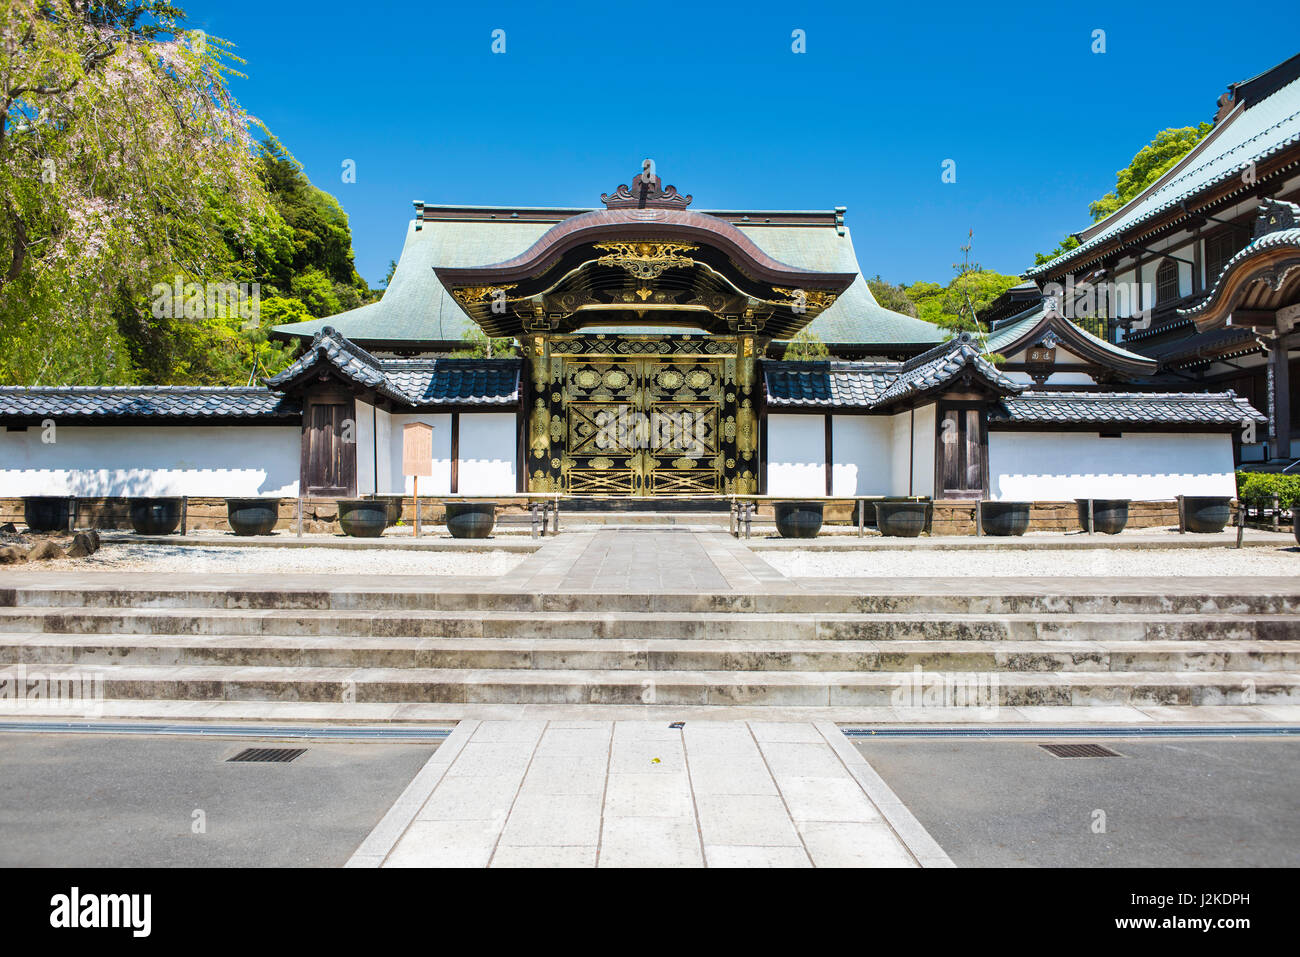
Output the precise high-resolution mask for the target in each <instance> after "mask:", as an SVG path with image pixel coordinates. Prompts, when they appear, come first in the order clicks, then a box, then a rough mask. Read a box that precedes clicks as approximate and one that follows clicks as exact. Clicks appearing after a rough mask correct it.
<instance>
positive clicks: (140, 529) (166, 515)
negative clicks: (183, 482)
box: [131, 498, 181, 535]
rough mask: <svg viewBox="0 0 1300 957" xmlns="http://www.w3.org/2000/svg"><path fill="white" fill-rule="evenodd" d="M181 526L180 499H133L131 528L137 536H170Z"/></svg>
mask: <svg viewBox="0 0 1300 957" xmlns="http://www.w3.org/2000/svg"><path fill="white" fill-rule="evenodd" d="M180 526H181V500H180V499H179V498H133V499H131V527H132V528H133V529H135V533H136V534H137V535H170V534H171V533H172V532H174V531H176V529H178V528H180Z"/></svg>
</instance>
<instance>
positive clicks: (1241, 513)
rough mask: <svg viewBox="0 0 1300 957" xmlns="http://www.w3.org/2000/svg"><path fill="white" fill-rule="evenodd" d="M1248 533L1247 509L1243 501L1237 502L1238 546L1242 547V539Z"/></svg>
mask: <svg viewBox="0 0 1300 957" xmlns="http://www.w3.org/2000/svg"><path fill="white" fill-rule="evenodd" d="M1245 535H1246V511H1245V509H1243V508H1242V506H1241V503H1240V502H1238V503H1237V547H1238V548H1241V540H1242V538H1244V537H1245Z"/></svg>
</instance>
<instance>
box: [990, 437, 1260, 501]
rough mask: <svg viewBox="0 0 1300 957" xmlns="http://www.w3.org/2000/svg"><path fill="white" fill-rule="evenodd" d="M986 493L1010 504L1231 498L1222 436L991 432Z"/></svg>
mask: <svg viewBox="0 0 1300 957" xmlns="http://www.w3.org/2000/svg"><path fill="white" fill-rule="evenodd" d="M989 486H990V489H989V493H990V497H992V498H994V499H1007V500H1010V501H1068V500H1069V499H1074V498H1127V499H1133V500H1134V501H1143V500H1159V499H1171V498H1173V497H1175V496H1177V495H1234V496H1235V495H1236V481H1235V479H1234V477H1233V464H1232V437H1231V436H1230V435H1228V434H1226V433H1219V434H1205V433H1159V432H1157V433H1152V432H1125V433H1123V434H1122V436H1121V437H1120V438H1110V439H1103V438H1101V437H1100V436H1099V435H1098V434H1097V433H1096V432H990V433H989Z"/></svg>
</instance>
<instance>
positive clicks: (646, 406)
mask: <svg viewBox="0 0 1300 957" xmlns="http://www.w3.org/2000/svg"><path fill="white" fill-rule="evenodd" d="M601 200H602V202H603V203H604V204H605V207H606V208H605V209H603V210H595V211H592V212H588V213H582V214H578V215H575V216H572V217H570V218H568V219H565V220H563V221H562V222H560V223H559V224H557V225H556V226H554V227H552V228H551V229H550V230H548V231H547V232H546V233H545V234H544V235H543V236H542V237H541V238H540V239H538V240H537V241H536V242H535V243H534V244H533V245H532V246H531V247H530V248H529V249H527V250H526V251H524V252H523V253H522V254H520V255H519V256H516V257H515V258H514V259H511V260H508V261H506V262H502V263H497V264H495V265H491V266H483V267H473V268H465V267H459V268H450V267H439V268H437V269H436V270H435V271H436V272H437V275H438V278H439V279H440V280H441V281H442V283H443V285H444V286H445V287H446V288H447V289H448V290H449V291H450V293H451V295H452V296H454V297H455V299H456V300H457V301H458V302H459V303H460V304H461V306H462V307H463V308H464V309H465V311H466V312H467V313H468V314H469V315H470V317H471V318H472V319H473V320H474V321H475V322H477V323H478V324H479V326H480V327H481V328H482V329H483V331H484V332H485V333H486V334H487V335H489V336H502V337H504V336H509V337H511V338H514V339H516V340H518V341H519V342H520V343H522V344H523V347H524V353H525V357H526V359H525V361H526V366H527V368H526V372H527V374H526V376H525V379H526V380H527V383H528V389H527V392H526V395H525V397H524V408H525V409H526V410H527V413H526V414H527V417H528V427H527V437H526V438H527V449H526V452H525V459H526V464H525V467H524V470H523V471H524V472H525V474H526V476H527V478H526V485H527V489H528V490H529V491H534V492H549V491H562V492H569V493H572V494H575V495H611V496H665V497H671V496H683V495H717V494H732V493H739V494H747V493H754V492H757V491H758V487H759V475H760V473H761V466H760V459H759V438H760V437H759V426H758V423H759V408H758V406H759V404H760V403H761V399H760V391H761V390H760V389H759V388H758V383H757V373H756V365H755V361H756V359H758V358H760V357H761V356H762V354H763V352H764V350H765V349H766V347H767V344H768V343H769V342H770V341H772V340H773V339H789V338H790V337H791V336H793V335H795V334H797V333H798V332H799V330H801V329H803V328H804V326H806V325H807V324H808V323H809V322H811V321H812V320H813V319H814V318H816V317H817V316H818V315H819V314H821V313H822V312H823V311H825V309H826V308H827V307H828V306H830V305H831V304H832V303H833V302H835V300H836V299H837V298H838V297H839V296H840V295H841V294H842V293H843V292H844V290H845V289H846V288H847V287H848V286H849V285H850V284H851V283H852V282H853V280H854V278H855V276H856V273H829V272H817V271H813V270H808V269H803V268H798V267H794V266H790V265H787V264H785V263H781V262H778V261H777V260H775V259H773V258H771V257H770V256H769V255H768V254H767V253H765V252H764V251H763V250H762V249H760V248H759V247H758V246H757V245H756V244H755V243H754V241H753V240H752V239H750V238H749V237H748V236H747V235H746V234H745V233H744V232H742V231H741V230H740V229H738V228H737V227H736V226H735V225H733V224H732V223H729V222H727V221H726V220H724V219H721V218H718V217H716V216H711V215H708V214H705V213H697V212H692V211H689V210H687V208H686V207H687V205H689V203H690V201H691V197H690V196H682V195H679V194H678V193H677V191H676V189H675V188H674V187H672V186H669V187H667V188H666V189H665V188H664V187H663V185H662V181H661V180H660V179H659V178H658V177H657V176H648V177H637V178H636V179H635V180H633V185H632V186H631V187H628V186H620V187H619V188H618V190H616V191H615V192H614V193H613V194H606V195H602V197H601Z"/></svg>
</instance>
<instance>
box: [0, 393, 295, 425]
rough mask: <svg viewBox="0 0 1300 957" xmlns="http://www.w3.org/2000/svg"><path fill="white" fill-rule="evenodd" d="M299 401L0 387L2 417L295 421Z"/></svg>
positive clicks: (272, 397) (271, 397)
mask: <svg viewBox="0 0 1300 957" xmlns="http://www.w3.org/2000/svg"><path fill="white" fill-rule="evenodd" d="M301 411H302V410H301V406H300V405H299V404H298V400H297V399H293V398H290V397H288V396H284V395H281V394H280V393H278V392H272V391H271V390H270V389H263V388H257V387H250V388H238V387H235V388H230V387H219V386H184V385H167V386H157V385H155V386H56V387H50V388H26V387H24V386H3V387H0V418H7V419H15V418H21V419H29V418H35V417H41V418H45V417H48V418H52V419H54V420H56V421H57V420H58V419H60V418H105V419H108V418H152V419H169V418H171V419H179V418H193V417H198V418H211V419H286V420H293V419H297V418H298V417H299V416H300V415H301Z"/></svg>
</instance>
